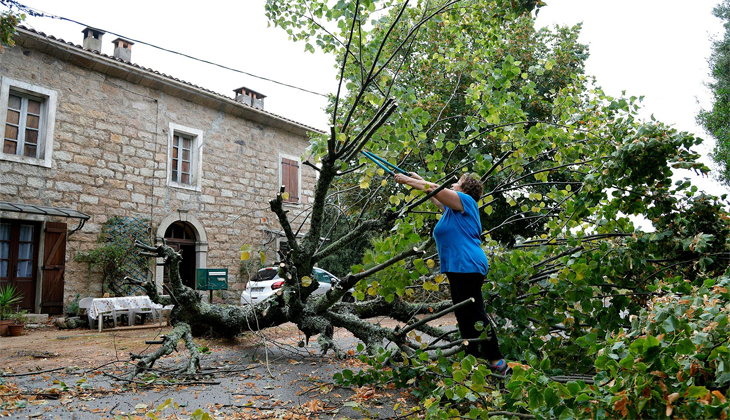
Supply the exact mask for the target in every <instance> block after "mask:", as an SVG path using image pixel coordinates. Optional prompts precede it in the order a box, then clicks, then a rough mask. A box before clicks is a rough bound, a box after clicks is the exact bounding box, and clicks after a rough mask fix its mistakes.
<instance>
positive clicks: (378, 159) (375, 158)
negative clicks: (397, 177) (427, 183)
mask: <svg viewBox="0 0 730 420" xmlns="http://www.w3.org/2000/svg"><path fill="white" fill-rule="evenodd" d="M362 153H363V154H364V155H365V156H367V157H368V158H370V160H372V161H373V162H375V163H377V164H378V165H379V166H380V167H381V168H383V169H385V168H384V167H383V165H381V163H384V164H386V165H388V166H390V167H391V168H393V169H395V170H396V171H398V172H400V173H402V174H403V175H410V174H409V173H408V172H407V171H405V170H403V169H401V168H399V167H397V166H395V165H393V164H392V163H390V162H388V161H387V160H385V159H383V158H381V157H380V156H378V155H376V154H374V153H370V152H368V151H366V150H362ZM386 170H387V171H388V173H390V174H392V173H393V171H391V170H388V169H386Z"/></svg>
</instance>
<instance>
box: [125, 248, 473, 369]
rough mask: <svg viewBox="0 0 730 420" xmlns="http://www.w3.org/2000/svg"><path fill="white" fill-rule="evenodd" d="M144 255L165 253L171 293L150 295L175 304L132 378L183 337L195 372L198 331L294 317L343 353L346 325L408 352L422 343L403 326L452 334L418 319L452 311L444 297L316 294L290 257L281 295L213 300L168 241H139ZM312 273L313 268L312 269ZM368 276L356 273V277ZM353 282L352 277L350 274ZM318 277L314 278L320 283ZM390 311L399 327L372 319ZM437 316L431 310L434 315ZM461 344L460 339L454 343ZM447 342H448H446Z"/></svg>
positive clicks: (374, 343) (234, 329)
mask: <svg viewBox="0 0 730 420" xmlns="http://www.w3.org/2000/svg"><path fill="white" fill-rule="evenodd" d="M137 247H139V248H141V249H142V250H143V253H144V254H145V255H148V256H151V257H156V258H163V259H164V261H165V265H166V266H167V267H168V270H169V273H170V290H168V293H169V294H168V295H160V294H159V293H158V291H157V288H156V286H155V285H154V284H152V283H150V282H148V283H145V284H144V287H145V289H146V290H147V293H148V294H149V296H150V298H151V299H152V300H153V301H154V302H157V303H160V304H165V305H168V304H174V305H175V306H174V308H173V310H172V313H171V314H170V319H171V323H172V325H173V331H172V333H171V334H169V335H167V336H165V337H164V339H163V340H162V341H161V342H159V343H157V344H160V347H159V348H158V349H156V350H155V351H153V352H152V353H149V354H147V355H132V358H133V360H137V361H138V362H137V365H136V367H135V370H134V372H133V374H132V377H134V376H136V375H138V374H140V373H142V372H144V371H146V370H147V369H149V368H151V367H152V366H153V365H154V364H155V362H156V361H157V360H158V359H159V358H161V357H163V356H165V355H168V354H171V353H172V352H173V351H176V349H177V345H178V343H179V342H180V341H181V340H182V341H183V342H184V343H185V346H186V347H187V348H188V349H189V351H190V355H191V356H190V359H189V360H188V362H187V363H186V365H185V366H183V367H181V369H180V372H181V373H184V374H186V375H194V374H195V373H196V372H197V370H199V368H200V366H199V353H198V350H197V346H196V345H195V343H194V341H193V337H194V336H196V335H200V334H204V333H208V332H210V331H213V332H214V333H216V334H218V335H220V336H224V337H234V336H236V335H238V334H241V333H244V332H247V331H259V330H263V329H265V328H269V327H273V326H277V325H281V324H284V323H286V322H292V323H294V324H296V325H297V327H298V328H299V329H300V330H301V331H302V332H303V333H304V334H305V336H306V339H307V341H309V338H310V337H312V336H315V335H318V338H317V342H318V344H319V345H320V346H321V349H322V352H323V353H326V352H327V351H329V350H332V351H333V352H334V353H335V354H336V355H337V356H338V357H344V356H345V355H344V353H343V352H342V350H341V349H340V348H339V347H338V346H337V343H336V342H335V340H334V339H333V334H334V329H335V328H336V327H337V328H345V329H347V330H348V331H350V332H352V333H353V334H354V336H355V337H357V338H358V339H360V340H361V341H362V342H363V343H364V344H365V345H366V346H367V349H368V351H369V352H371V353H374V352H375V351H377V349H380V348H382V347H383V345H384V343H385V342H392V343H394V344H395V345H396V346H398V347H399V348H400V349H402V351H404V352H406V353H407V354H411V353H413V349H416V348H419V346H420V344H418V343H415V342H409V338H408V336H407V334H404V333H402V331H404V330H408V331H410V330H418V331H420V332H421V333H423V334H426V335H429V336H431V337H434V338H436V337H440V338H448V336H449V335H450V333H452V332H453V331H452V332H445V331H442V330H441V329H439V328H435V327H431V326H429V325H428V324H426V323H425V322H418V320H417V319H416V318H415V316H416V315H419V314H422V315H431V314H434V313H436V314H437V315H443V314H445V313H447V312H449V311H450V310H453V305H452V304H451V302H448V301H443V302H438V303H435V304H430V305H429V304H423V303H418V304H416V303H408V302H403V301H401V300H400V299H395V300H393V301H392V302H386V301H385V299H383V298H376V299H373V300H369V301H365V302H352V303H350V302H341V301H339V300H338V299H339V298H341V297H342V296H343V295H344V293H345V292H346V291H347V289H344V288H343V287H342V285H341V284H340V285H335V287H333V288H332V289H331V290H330V292H329V293H327V294H326V295H323V296H317V297H312V296H311V290H309V289H310V288H303V287H301V284H300V283H299V278H300V276H299V275H298V272H297V267H296V265H294V264H293V263H292V261H291V259H288V260H287V261H284V262H282V266H283V267H282V268H283V271H284V273H285V276H286V275H287V274H288V275H289V276H291V277H289V276H287V277H286V281H285V284H284V286H283V287H282V288H281V289H280V290H279V292H278V293H277V294H274V295H272V296H271V297H270V298H268V299H267V300H265V301H263V302H260V303H257V304H256V305H245V306H237V305H224V304H216V305H211V304H208V303H206V302H203V301H202V299H201V295H200V294H199V293H198V292H196V291H195V290H193V289H190V288H189V287H186V286H185V285H183V283H182V279H181V278H180V273H179V270H178V267H179V264H180V261H181V260H182V255H181V254H180V253H178V252H176V251H175V250H173V249H172V248H170V247H169V246H167V245H166V244H164V243H163V244H162V245H159V246H157V247H152V246H148V245H145V244H142V243H137ZM420 253H422V251H419V250H411V251H409V252H406V253H405V254H404V255H402V256H401V257H402V258H405V257H408V256H413V255H418V254H420ZM286 270H290V271H288V272H287V271H286ZM310 273H311V269H310ZM362 278H364V277H360V276H357V279H358V280H359V279H362ZM348 280H349V281H350V282H348V283H346V284H348V288H349V285H350V283H352V284H354V282H353V279H352V278H349V279H348ZM315 282H316V281H313V283H315ZM384 316H388V317H391V318H393V319H396V320H398V321H401V322H403V324H404V326H403V327H398V328H396V329H392V328H387V327H383V326H381V325H378V324H373V323H371V322H369V321H367V319H369V318H373V317H384ZM437 317H438V316H433V315H431V316H430V317H428V318H429V319H435V318H437ZM399 330H400V331H399ZM460 344H461V343H460V342H455V343H454V344H453V346H454V347H458V346H459V345H460ZM447 347H448V345H447Z"/></svg>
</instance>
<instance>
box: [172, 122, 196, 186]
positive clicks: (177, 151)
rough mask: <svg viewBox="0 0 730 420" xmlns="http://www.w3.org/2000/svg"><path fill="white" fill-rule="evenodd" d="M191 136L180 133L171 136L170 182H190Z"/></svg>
mask: <svg viewBox="0 0 730 420" xmlns="http://www.w3.org/2000/svg"><path fill="white" fill-rule="evenodd" d="M192 147H193V138H192V137H189V136H185V135H182V134H177V133H176V134H173V136H172V162H171V164H172V182H177V183H180V184H190V181H191V180H192V177H191V176H190V170H191V169H192V165H191V164H190V160H191V158H192Z"/></svg>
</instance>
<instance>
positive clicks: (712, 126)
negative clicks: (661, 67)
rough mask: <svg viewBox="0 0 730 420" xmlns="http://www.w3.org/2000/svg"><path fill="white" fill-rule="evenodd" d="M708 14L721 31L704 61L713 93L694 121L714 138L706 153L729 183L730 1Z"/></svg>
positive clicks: (719, 173) (722, 3)
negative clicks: (709, 153) (710, 77)
mask: <svg viewBox="0 0 730 420" xmlns="http://www.w3.org/2000/svg"><path fill="white" fill-rule="evenodd" d="M712 14H713V15H714V16H715V17H717V18H719V19H721V20H722V21H723V26H724V27H725V33H724V34H722V36H721V38H720V39H716V40H714V41H713V45H712V48H713V51H712V55H711V56H710V59H709V60H708V64H709V65H710V71H711V74H712V78H713V79H714V80H713V81H712V82H710V83H708V87H709V88H710V90H711V91H712V96H713V104H712V108H711V109H709V110H702V111H700V113H699V114H698V115H697V122H698V123H699V124H701V125H702V126H703V127H704V128H705V130H707V132H708V133H710V134H711V135H712V136H713V137H714V138H715V141H716V142H715V148H714V149H713V151H712V153H711V155H710V156H711V157H712V160H713V161H714V162H715V163H716V164H717V165H718V169H719V172H718V173H717V178H718V179H719V180H720V181H721V182H722V183H723V184H725V185H730V130H728V124H727V122H728V119H730V2H729V1H727V0H723V1H722V2H721V3H720V4H718V5H717V6H716V7H715V8H714V9H713V11H712Z"/></svg>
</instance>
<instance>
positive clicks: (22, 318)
mask: <svg viewBox="0 0 730 420" xmlns="http://www.w3.org/2000/svg"><path fill="white" fill-rule="evenodd" d="M27 320H28V316H27V315H26V311H17V312H15V313H14V314H13V315H12V316H11V317H10V321H11V322H10V325H8V333H9V334H10V336H11V337H17V336H19V335H20V334H22V333H23V328H25V322H26V321H27Z"/></svg>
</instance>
